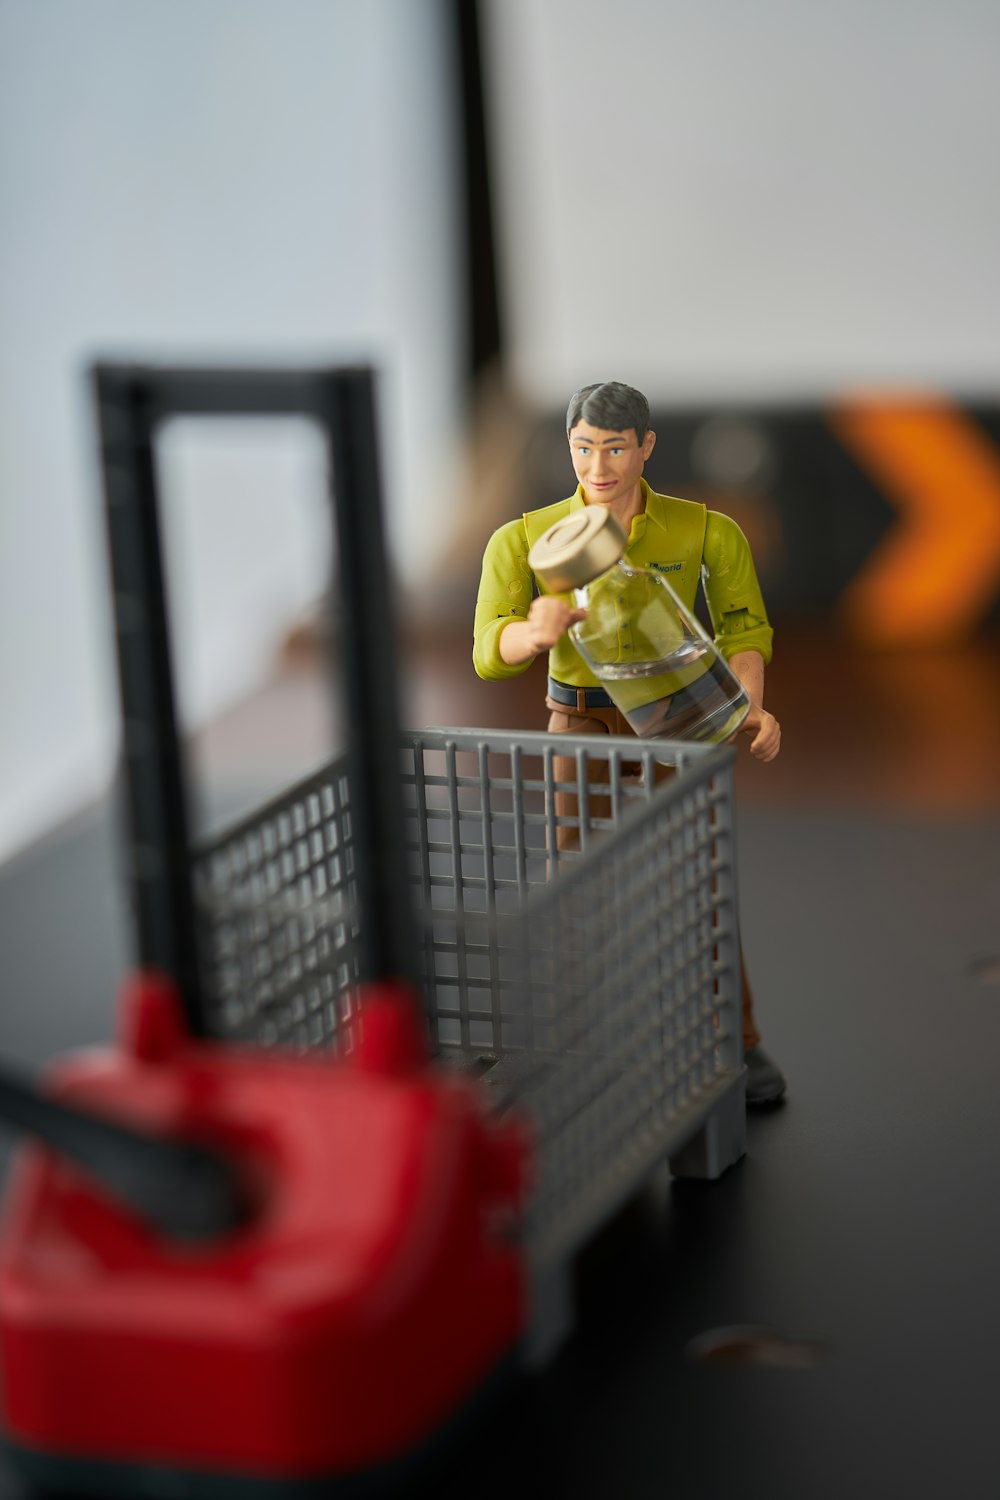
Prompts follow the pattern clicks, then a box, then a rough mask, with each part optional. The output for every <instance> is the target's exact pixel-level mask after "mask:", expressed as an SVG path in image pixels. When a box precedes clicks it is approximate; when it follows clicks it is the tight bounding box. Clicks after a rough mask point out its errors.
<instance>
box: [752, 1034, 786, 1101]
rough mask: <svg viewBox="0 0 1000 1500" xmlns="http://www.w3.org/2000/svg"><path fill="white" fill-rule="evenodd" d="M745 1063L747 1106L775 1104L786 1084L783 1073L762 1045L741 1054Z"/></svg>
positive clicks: (781, 1095)
mask: <svg viewBox="0 0 1000 1500" xmlns="http://www.w3.org/2000/svg"><path fill="white" fill-rule="evenodd" d="M743 1061H744V1062H745V1063H746V1065H747V1106H748V1108H750V1109H754V1108H759V1107H761V1106H762V1105H767V1104H777V1103H778V1101H779V1100H780V1099H782V1098H783V1097H784V1094H785V1089H786V1088H787V1084H786V1083H785V1075H784V1073H782V1071H781V1069H780V1068H779V1067H778V1064H777V1063H776V1062H775V1061H774V1059H773V1058H772V1057H768V1055H767V1053H766V1052H765V1051H764V1049H763V1047H751V1048H750V1049H749V1050H748V1051H747V1052H744V1054H743Z"/></svg>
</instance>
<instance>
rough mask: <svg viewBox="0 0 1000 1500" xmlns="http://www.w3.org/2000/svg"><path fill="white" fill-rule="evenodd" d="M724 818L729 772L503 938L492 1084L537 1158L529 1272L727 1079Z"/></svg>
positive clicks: (585, 869) (675, 795)
mask: <svg viewBox="0 0 1000 1500" xmlns="http://www.w3.org/2000/svg"><path fill="white" fill-rule="evenodd" d="M730 808H731V788H730V785H729V775H728V772H725V773H723V772H721V771H717V772H716V773H714V774H713V775H712V776H711V777H710V778H709V779H707V780H705V779H698V777H697V776H696V775H692V774H691V773H688V774H687V775H686V776H684V777H682V778H678V781H677V783H676V784H675V785H674V786H672V787H667V788H662V789H661V790H660V791H658V792H657V793H656V794H655V796H654V797H653V798H652V799H651V802H650V805H649V806H648V808H645V809H643V810H642V811H641V812H632V813H630V814H629V816H628V817H627V819H625V820H623V822H622V825H621V827H620V828H619V829H617V830H616V831H615V832H614V833H612V834H610V835H609V836H608V837H607V838H606V839H605V840H604V842H603V844H602V847H601V850H600V857H599V858H587V859H584V860H581V861H580V862H579V863H578V864H577V865H576V867H575V868H574V869H573V870H571V871H570V872H568V873H566V874H564V875H561V876H560V878H559V879H558V880H556V881H553V882H552V883H551V884H550V885H549V887H548V888H547V889H546V890H545V891H543V892H540V893H539V894H538V895H537V896H536V897H534V898H533V900H532V901H531V902H530V903H529V904H528V906H527V907H526V909H525V911H524V912H523V913H522V914H521V915H520V917H519V918H518V919H516V921H514V922H512V923H511V924H510V932H509V934H508V933H506V932H505V928H504V924H500V929H499V930H500V933H501V940H500V954H499V960H500V969H501V972H505V971H506V972H507V973H509V974H510V976H511V980H510V984H509V987H508V994H509V996H510V1000H511V1010H512V1014H511V1016H510V1017H509V1024H508V1028H507V1029H508V1034H509V1036H510V1039H511V1042H512V1044H513V1045H512V1050H511V1051H510V1052H505V1053H504V1054H503V1055H502V1056H501V1058H500V1060H499V1062H498V1063H497V1064H496V1065H495V1067H494V1068H493V1069H492V1070H491V1071H490V1073H489V1074H488V1075H487V1077H488V1078H489V1079H491V1080H495V1081H494V1082H493V1087H494V1088H495V1089H499V1090H500V1091H501V1094H502V1097H503V1098H504V1102H510V1103H512V1104H514V1103H516V1104H517V1105H518V1106H520V1107H522V1108H525V1109H527V1110H528V1111H530V1114H531V1117H532V1119H533V1122H534V1126H535V1130H536V1132H537V1137H538V1140H539V1142H540V1143H541V1146H542V1149H541V1151H540V1153H539V1160H538V1174H539V1175H538V1180H537V1183H536V1187H535V1191H534V1194H533V1197H532V1202H531V1205H530V1209H529V1215H528V1225H527V1238H528V1242H529V1244H530V1245H531V1247H532V1249H533V1252H534V1254H535V1256H536V1258H537V1259H539V1260H542V1261H546V1260H550V1259H557V1258H559V1257H560V1256H562V1255H565V1254H566V1253H567V1252H568V1251H569V1250H570V1249H571V1248H572V1247H573V1246H575V1245H577V1244H579V1243H581V1242H582V1241H583V1240H584V1239H585V1238H586V1237H587V1235H588V1234H589V1233H590V1232H591V1230H592V1229H593V1228H594V1227H595V1225H596V1224H598V1223H600V1222H601V1221H602V1220H603V1219H604V1218H605V1217H606V1215H607V1214H608V1213H609V1212H610V1211H611V1210H612V1209H613V1207H614V1206H615V1205H616V1204H617V1203H618V1202H620V1201H622V1200H623V1199H624V1198H625V1197H626V1196H627V1194H628V1193H629V1192H630V1191H632V1190H633V1189H634V1187H635V1186H636V1185H637V1184H638V1183H639V1182H640V1181H641V1180H642V1178H643V1177H644V1176H645V1174H646V1173H647V1172H648V1170H649V1169H650V1167H651V1166H652V1165H653V1164H654V1163H655V1162H656V1161H658V1160H662V1159H663V1158H664V1157H666V1156H667V1155H669V1154H671V1152H672V1151H673V1150H675V1149H676V1148H677V1146H678V1145H679V1144H680V1143H681V1142H682V1141H683V1140H684V1139H685V1138H686V1137H687V1136H689V1135H690V1133H691V1132H692V1130H693V1129H694V1128H696V1127H697V1125H698V1124H699V1123H700V1122H701V1121H703V1120H704V1118H705V1116H706V1114H707V1113H708V1112H709V1111H710V1110H711V1107H712V1105H713V1103H715V1102H716V1101H717V1100H718V1099H719V1097H720V1096H721V1094H722V1093H723V1092H725V1090H726V1089H728V1088H729V1087H730V1085H731V1083H732V1081H733V1080H734V1079H735V1078H736V1077H737V1074H738V1070H739V1066H740V1042H739V1028H740V1015H739V1000H738V995H739V984H738V967H737V966H738V961H739V960H738V942H737V939H736V913H735V906H734V883H733V869H732V839H731V822H730ZM505 1073H506V1074H507V1077H506V1078H505V1077H504V1075H505Z"/></svg>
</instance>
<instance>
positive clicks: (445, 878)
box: [194, 729, 743, 1261]
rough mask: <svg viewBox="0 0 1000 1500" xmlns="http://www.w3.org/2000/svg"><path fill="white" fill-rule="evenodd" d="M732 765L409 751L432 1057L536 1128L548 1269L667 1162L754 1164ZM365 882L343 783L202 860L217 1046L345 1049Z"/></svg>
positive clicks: (460, 737) (469, 742) (684, 757)
mask: <svg viewBox="0 0 1000 1500" xmlns="http://www.w3.org/2000/svg"><path fill="white" fill-rule="evenodd" d="M665 758H669V760H670V762H671V764H672V767H673V774H670V773H663V772H660V771H658V769H657V768H658V765H659V764H660V763H661V762H662V761H663V760H664V759H665ZM732 758H733V757H732V752H731V751H730V750H727V749H721V750H720V749H706V748H704V747H701V746H693V745H690V746H682V745H680V744H666V743H663V742H660V743H657V744H656V746H655V753H654V746H653V745H652V744H650V743H649V742H641V741H636V740H632V739H618V738H613V737H605V736H594V735H580V736H571V735H547V734H508V733H502V732H499V731H483V730H465V731H458V730H450V729H442V730H428V731H423V732H421V733H413V734H408V735H406V736H404V739H403V743H402V747H401V762H400V765H401V776H402V781H403V786H404V792H405V807H406V818H407V825H408V826H407V829H406V835H407V837H406V843H407V847H408V850H409V857H410V875H411V879H412V881H413V884H414V888H415V897H416V898H417V899H416V905H417V909H418V915H419V933H420V943H421V956H422V964H423V970H424V992H425V997H426V1006H427V1018H428V1024H429V1027H430V1032H431V1037H432V1041H433V1045H434V1047H435V1049H436V1051H437V1053H438V1055H439V1057H440V1058H442V1059H443V1060H444V1061H446V1062H451V1063H453V1064H457V1065H467V1066H469V1067H471V1068H474V1069H475V1070H476V1071H477V1072H478V1073H480V1074H482V1077H483V1086H484V1088H485V1089H486V1090H487V1095H488V1098H489V1099H490V1100H491V1102H492V1104H493V1106H494V1107H495V1108H497V1109H507V1108H518V1109H522V1110H525V1111H527V1112H528V1113H529V1114H530V1117H531V1120H532V1125H533V1131H534V1135H535V1139H536V1142H537V1144H538V1151H537V1163H536V1169H537V1180H536V1182H535V1185H534V1190H533V1193H532V1197H531V1203H530V1206H529V1211H528V1216H527V1222H526V1225H525V1233H526V1241H527V1243H528V1246H529V1249H530V1250H532V1251H533V1253H534V1254H535V1255H536V1258H537V1259H538V1260H540V1261H545V1260H547V1259H548V1260H551V1259H554V1258H555V1259H558V1258H559V1257H560V1256H563V1255H565V1254H566V1253H567V1252H568V1251H570V1250H571V1249H572V1248H573V1246H575V1245H576V1244H579V1243H580V1242H581V1241H582V1239H583V1238H585V1237H586V1235H587V1234H588V1233H589V1232H590V1231H591V1230H592V1228H593V1227H594V1225H595V1223H597V1222H599V1221H600V1219H601V1218H602V1217H603V1216H605V1215H606V1214H607V1213H608V1212H610V1211H613V1208H614V1206H615V1205H616V1203H617V1202H618V1201H620V1200H622V1199H623V1198H624V1197H625V1196H626V1195H627V1193H628V1192H629V1191H631V1190H633V1188H634V1186H635V1185H636V1184H637V1182H639V1181H640V1180H641V1179H642V1177H643V1175H644V1174H645V1173H646V1172H647V1171H648V1170H649V1168H650V1166H651V1165H652V1164H653V1163H654V1162H656V1161H658V1160H662V1159H663V1158H665V1157H666V1158H668V1159H670V1161H671V1165H672V1166H673V1167H674V1168H675V1169H676V1170H682V1171H687V1172H690V1173H694V1174H698V1175H707V1176H715V1175H718V1173H719V1172H721V1171H722V1170H723V1168H724V1167H725V1166H727V1165H728V1164H729V1163H730V1161H732V1160H734V1159H735V1158H736V1157H737V1156H738V1155H740V1154H742V1150H743V1116H742V1105H743V1099H742V1074H741V1069H742V1058H741V1041H740V1038H741V1022H740V1006H739V972H738V965H739V944H738V939H737V930H738V929H737V923H736V881H735V870H734V849H733V821H732ZM664 774H667V775H669V779H667V780H665V781H664V780H663V776H664ZM352 874H353V856H352V843H351V808H350V788H349V786H348V782H347V777H346V772H345V768H344V764H343V762H342V761H340V760H335V761H333V762H332V763H331V764H329V765H328V766H325V767H324V768H322V769H321V770H320V771H318V772H316V773H315V774H314V775H312V776H311V777H309V778H308V779H306V780H305V781H303V782H301V783H300V784H299V785H297V786H295V787H294V788H292V789H290V790H289V791H287V792H285V793H284V794H282V795H281V796H279V797H277V798H276V799H274V800H273V801H272V802H271V803H269V804H268V805H267V806H265V807H263V808H262V809H260V810H259V811H258V812H257V813H255V814H254V815H252V816H251V817H249V818H247V819H245V820H243V821H242V822H241V823H239V824H238V825H237V826H235V827H233V828H231V829H229V830H227V831H226V832H225V833H224V834H222V835H221V836H219V837H217V838H216V839H215V840H214V841H213V842H212V844H211V845H210V846H209V847H207V848H205V849H203V850H202V851H200V853H199V854H198V856H197V859H196V865H195V871H194V875H195V890H196V898H197V902H198V907H199V912H200V922H201V928H202V933H201V950H202V968H203V974H202V982H203V989H204V995H205V1007H206V1016H207V1019H208V1024H209V1027H210V1029H211V1031H212V1032H213V1033H214V1034H216V1035H219V1036H224V1037H229V1038H234V1039H245V1040H253V1041H255V1042H257V1043H263V1044H275V1045H288V1046H293V1047H297V1048H313V1047H332V1048H334V1049H336V1048H337V1047H338V1046H340V1045H341V1043H342V1040H343V1037H344V1034H345V1023H346V1022H347V1021H348V1020H349V1018H350V1014H351V1006H352V1003H353V996H352V986H353V985H354V983H355V980H356V977H357V959H356V955H357V946H358V934H359V931H360V922H361V921H362V920H363V916H362V914H361V913H360V912H359V911H358V910H357V906H356V893H355V890H354V886H353V879H352Z"/></svg>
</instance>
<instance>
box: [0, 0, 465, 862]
mask: <svg viewBox="0 0 1000 1500" xmlns="http://www.w3.org/2000/svg"><path fill="white" fill-rule="evenodd" d="M447 43H448V37H447V36H446V35H444V33H443V25H442V16H441V12H440V7H439V5H438V4H437V3H436V0H363V3H357V0H288V3H286V0H0V224H2V232H0V528H2V529H0V854H3V853H4V852H7V851H9V850H10V849H12V848H14V847H16V846H17V845H18V844H19V843H21V842H23V841H24V840H26V839H27V838H29V837H30V836H32V835H33V834H35V833H36V832H38V831H39V830H40V829H42V828H44V827H45V826H46V825H47V824H49V823H52V822H54V821H56V820H57V819H58V818H59V817H60V816H61V815H63V814H64V813H65V812H67V811H68V810H71V809H72V808H74V807H76V806H78V805H79V804H80V803H81V802H82V801H84V800H85V799H86V798H87V797H88V796H89V795H92V794H93V793H95V792H96V791H98V790H99V789H100V788H101V786H102V785H103V784H104V783H105V781H106V779H107V777H108V774H109V772H110V768H111V764H112V760H113V750H114V744H115V740H116V736H117V704H116V700H115V690H114V677H113V670H114V669H113V656H112V636H111V626H110V620H109V615H108V607H107V602H106V589H107V585H106V576H105V567H104V554H103V535H102V532H101V522H100V511H99V500H98V481H97V472H96V463H95V447H94V439H93V435H92V421H91V411H90V405H89V400H88V395H87V391H86V388H85V382H84V376H83V372H84V369H85V367H86V365H87V363H88V361H89V360H90V359H91V358H92V357H93V356H94V355H96V354H103V355H108V354H111V355H116V354H123V355H128V356H140V357H143V356H145V357H152V358H156V359H160V360H168V359H178V360H180V359H198V360H201V359H204V358H216V359H219V360H234V359H236V360H239V359H243V360H259V361H267V360H270V359H278V360H283V361H296V360H300V361H327V360H338V359H358V358H361V359H365V360H369V361H371V362H374V363H376V364H378V365H379V366H380V367H381V369H382V370H384V372H385V376H384V380H383V384H382V391H381V414H382V422H383V428H384V437H385V442H386V448H385V456H384V478H385V481H386V489H387V492H388V498H389V508H390V522H391V527H392V534H393V540H394V544H395V545H394V557H395V561H396V564H397V567H398V568H399V570H400V572H401V573H402V574H403V575H404V577H406V576H409V577H415V576H418V575H419V573H420V571H421V569H423V568H425V567H426V566H427V563H428V559H429V558H430V557H431V555H432V554H433V551H434V546H435V542H434V538H435V536H436V535H437V534H438V533H439V532H440V530H442V529H443V524H442V527H441V528H436V527H435V526H434V525H433V524H429V522H428V513H427V506H428V503H429V504H431V505H432V506H433V517H434V518H440V519H441V521H442V523H443V522H444V520H445V518H446V516H447V510H448V505H449V503H450V501H451V500H453V498H454V497H453V495H451V494H450V492H449V482H450V478H451V474H450V469H449V455H451V454H452V452H453V449H454V440H455V413H456V380H457V327H456V325H457V316H458V310H459V309H458V307H457V306H456V303H457V300H458V299H457V298H456V286H457V285H460V276H459V267H458V266H457V264H456V259H455V252H454V242H455V234H454V218H453V216H454V212H455V210H454V206H453V191H452V180H453V179H452V147H453V134H454V132H453V123H452V116H451V108H452V99H451V95H450V87H449V85H450V77H449V76H448V73H447V63H448V61H449V59H448V54H447V51H446V47H447ZM171 444H172V446H171V447H170V449H169V452H168V453H167V454H166V455H165V456H164V460H163V461H164V465H165V472H167V471H169V475H170V478H171V483H172V484H173V485H174V488H175V490H177V491H178V493H179V494H180V496H181V503H182V504H183V501H184V496H185V495H188V496H189V497H190V495H192V494H193V493H194V491H195V490H197V491H199V493H205V492H209V493H210V492H211V491H212V490H213V487H214V488H215V489H216V490H217V491H218V492H219V494H220V496H221V497H222V498H223V499H225V497H226V496H228V498H229V502H230V503H229V504H228V505H227V504H225V503H220V504H219V505H218V506H217V507H216V508H215V510H214V511H213V512H212V513H211V514H209V512H208V510H206V511H205V512H204V513H203V514H200V518H199V519H197V520H195V521H192V516H195V515H196V514H197V513H198V506H197V505H194V506H193V507H192V506H191V505H188V507H187V515H188V520H187V522H186V523H185V524H186V525H187V527H188V530H189V531H190V528H191V526H192V525H195V526H196V528H197V532H196V540H197V553H198V559H199V568H200V573H199V579H198V580H194V581H193V583H192V587H195V588H196V590H197V591H198V594H199V598H200V599H201V600H202V601H204V599H205V598H206V597H207V596H206V588H205V583H204V580H205V578H206V577H207V578H210V579H211V580H213V582H212V584H211V588H210V589H209V593H210V592H211V590H212V589H214V590H215V591H216V593H215V600H214V604H213V606H212V608H211V609H210V610H209V614H210V615H211V620H210V621H209V623H210V624H211V623H212V622H213V621H214V623H215V625H217V626H218V632H217V633H216V635H215V636H214V637H213V639H212V643H211V645H210V649H209V650H208V651H207V652H206V654H205V657H204V660H203V661H202V664H201V665H202V668H203V669H204V670H202V671H201V672H200V675H198V676H197V680H194V681H192V683H191V684H190V692H189V694H188V695H187V700H186V701H187V704H188V708H189V710H190V712H191V713H193V714H194V715H195V717H198V716H203V715H204V714H205V713H206V712H209V711H211V710H212V709H217V708H218V707H220V706H221V705H222V704H223V703H225V701H226V700H227V699H229V698H234V697H236V696H238V695H239V694H240V693H241V692H243V691H245V689H246V688H247V687H248V686H249V685H251V683H252V681H253V679H254V677H255V675H259V674H260V673H261V672H262V671H264V670H266V664H267V656H268V650H269V649H270V648H271V647H273V643H274V639H275V632H276V631H277V630H278V629H280V627H281V626H282V624H287V622H288V619H289V617H290V616H291V615H293V614H294V612H295V610H296V609H297V608H298V607H299V605H300V604H301V603H302V602H303V601H304V600H305V599H307V598H309V597H310V596H314V595H315V594H316V592H318V589H319V587H320V586H321V583H322V580H323V578H324V576H325V569H326V565H327V555H326V553H325V549H324V546H323V537H322V533H323V526H322V520H323V518H322V516H321V511H322V507H321V506H320V505H318V504H316V503H315V497H316V493H317V492H319V491H321V483H320V481H319V479H318V465H319V460H318V458H317V455H316V453H315V452H314V451H313V450H312V449H310V446H309V442H308V441H307V440H306V439H304V438H303V437H302V434H301V432H294V431H290V430H289V429H287V428H286V429H283V430H281V431H279V432H270V431H269V432H259V433H258V434H257V435H256V436H254V437H252V438H251V439H250V440H249V448H248V447H247V445H246V443H244V442H243V440H242V439H241V440H240V442H236V441H234V439H233V435H232V433H230V432H227V431H225V430H224V429H220V428H215V429H214V430H213V431H208V432H203V433H201V434H195V433H194V432H193V431H192V430H190V424H188V430H187V431H179V432H178V434H177V435H176V436H175V437H174V438H173V439H172V440H171ZM290 481H294V483H295V484H296V485H298V488H299V489H300V490H301V491H302V492H303V494H304V495H305V496H306V499H305V501H304V516H305V520H304V521H300V520H298V519H293V518H292V517H291V516H290V514H282V513H281V512H277V511H274V510H273V509H270V508H269V503H268V502H269V500H270V498H271V495H272V492H274V491H277V492H279V493H280V492H282V488H283V486H287V483H288V482H290ZM310 496H312V498H311V499H310V498H309V497H310ZM234 501H235V502H236V503H237V505H238V513H239V514H240V515H242V516H243V517H244V519H245V520H246V521H247V523H248V524H247V526H246V527H244V528H243V529H242V531H241V532H240V534H238V535H235V536H234V532H233V508H232V502H234ZM251 518H252V521H253V529H251V527H250V524H249V523H250V521H251ZM317 527H318V528H319V529H318V530H317V529H316V528H317ZM181 529H182V531H183V530H184V525H182V528H181ZM251 534H252V536H253V540H252V541H251V540H248V538H249V537H250V536H251ZM185 587H186V585H185ZM216 606H217V607H216ZM199 618H201V619H204V610H201V613H200V615H199ZM223 621H228V623H226V624H223ZM234 624H235V626H236V627H237V628H234ZM220 632H221V633H220Z"/></svg>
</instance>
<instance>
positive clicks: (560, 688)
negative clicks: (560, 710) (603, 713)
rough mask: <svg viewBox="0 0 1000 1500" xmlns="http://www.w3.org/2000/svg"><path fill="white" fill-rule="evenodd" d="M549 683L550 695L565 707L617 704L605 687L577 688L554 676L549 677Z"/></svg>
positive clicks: (612, 705) (597, 706)
mask: <svg viewBox="0 0 1000 1500" xmlns="http://www.w3.org/2000/svg"><path fill="white" fill-rule="evenodd" d="M548 684H549V685H548V694H549V697H550V698H553V699H554V700H555V701H556V703H561V704H563V706H564V707H565V708H575V709H577V710H578V711H579V710H581V709H584V708H614V706H615V705H614V703H613V702H612V700H611V699H610V698H609V697H608V695H607V693H606V692H605V691H604V689H603V688H597V687H594V688H576V687H572V686H571V685H570V683H568V682H557V681H556V679H555V678H554V677H550V678H549V679H548ZM581 694H582V698H583V701H582V702H581Z"/></svg>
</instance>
